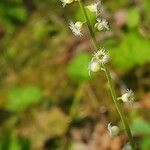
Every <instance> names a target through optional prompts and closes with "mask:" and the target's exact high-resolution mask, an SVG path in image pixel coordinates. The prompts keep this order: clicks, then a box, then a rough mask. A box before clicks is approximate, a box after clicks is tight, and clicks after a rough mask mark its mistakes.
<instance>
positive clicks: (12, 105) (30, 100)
mask: <svg viewBox="0 0 150 150" xmlns="http://www.w3.org/2000/svg"><path fill="white" fill-rule="evenodd" d="M41 98H42V91H41V90H40V89H39V88H38V87H36V86H30V87H25V88H15V89H13V90H11V91H9V93H8V102H7V105H6V109H7V110H9V111H13V112H19V111H24V110H26V109H27V108H28V107H29V106H30V105H31V104H36V103H38V102H40V100H41Z"/></svg>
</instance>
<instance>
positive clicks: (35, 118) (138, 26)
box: [0, 0, 150, 150]
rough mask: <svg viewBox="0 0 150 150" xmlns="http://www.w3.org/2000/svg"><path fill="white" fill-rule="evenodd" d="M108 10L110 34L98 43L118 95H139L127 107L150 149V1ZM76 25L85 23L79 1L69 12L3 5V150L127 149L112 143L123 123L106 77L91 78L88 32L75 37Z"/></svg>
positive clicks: (14, 1)
mask: <svg viewBox="0 0 150 150" xmlns="http://www.w3.org/2000/svg"><path fill="white" fill-rule="evenodd" d="M87 2H88V1H87ZM104 6H105V7H106V9H104V14H103V15H104V16H105V17H106V18H107V20H108V22H109V24H110V29H111V30H110V31H109V32H106V33H103V32H102V33H99V32H97V39H98V40H99V45H100V47H105V48H106V49H107V50H108V51H109V52H110V55H111V63H110V66H111V69H112V70H113V72H115V81H116V89H118V91H117V92H118V95H120V87H124V86H127V87H129V88H132V89H133V90H134V91H135V96H136V103H135V104H133V106H132V107H125V109H126V112H127V115H128V116H129V120H130V124H131V128H132V131H133V134H134V137H135V141H136V143H137V146H138V147H139V149H140V150H149V149H150V141H149V139H150V123H149V120H150V117H149V113H150V112H149V109H150V101H149V100H150V94H149V88H150V79H149V74H150V69H149V68H150V67H149V66H150V28H149V26H150V15H149V14H150V1H149V0H139V1H136V0H135V1H134V0H132V1H131V0H118V1H117V3H116V0H106V1H104ZM88 14H89V15H90V20H91V22H92V23H93V24H94V23H95V22H94V21H95V18H94V15H93V14H92V13H90V12H88ZM71 19H73V20H81V21H83V17H82V13H81V12H80V10H79V9H78V6H77V3H73V4H72V6H71V7H70V6H69V5H68V6H67V7H66V8H65V10H64V9H63V8H62V7H61V3H60V2H59V0H58V1H57V0H45V1H41V0H0V150H30V149H33V150H34V149H35V150H38V149H39V150H42V149H46V150H47V149H48V150H79V147H84V148H85V149H86V148H87V146H88V147H90V146H91V150H99V149H98V148H99V147H101V150H107V149H112V150H117V149H119V148H120V147H122V146H123V145H124V143H126V137H125V136H122V135H121V136H119V137H118V139H117V140H116V141H112V139H110V138H109V137H108V134H107V123H108V122H113V123H118V124H119V125H120V127H122V125H121V124H120V122H118V117H117V114H116V112H115V111H114V105H113V104H112V103H111V100H110V99H111V97H110V93H109V90H108V85H107V84H106V79H105V77H104V74H103V72H101V73H99V74H98V75H93V74H92V75H91V77H90V76H89V74H88V70H87V66H88V63H89V60H90V58H91V53H92V52H93V50H92V45H91V44H90V41H89V38H88V31H87V30H86V29H85V31H84V34H85V36H84V37H82V38H76V37H74V36H73V35H72V33H71V32H70V31H69V29H68V23H69V21H70V20H71ZM74 101H75V102H74ZM112 112H114V113H113V114H112ZM95 136H96V138H94V137H95ZM103 141H107V142H106V143H105V142H103ZM110 142H111V144H110ZM110 146H112V147H110ZM115 146H116V147H115ZM84 148H82V149H84Z"/></svg>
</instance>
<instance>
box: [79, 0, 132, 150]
mask: <svg viewBox="0 0 150 150" xmlns="http://www.w3.org/2000/svg"><path fill="white" fill-rule="evenodd" d="M78 2H79V5H80V8H81V10H82V12H83V14H84V18H85V20H86V23H87V26H88V29H89V32H90V35H91V38H92V40H93V45H94V48H95V49H96V50H97V49H98V44H97V41H96V37H95V34H94V32H93V28H92V26H91V23H90V20H89V18H88V15H87V13H86V10H85V8H84V5H83V3H82V0H78ZM103 67H104V69H105V74H106V77H107V80H108V83H109V86H110V91H111V96H112V99H113V102H114V104H115V107H116V109H117V111H118V114H119V116H120V118H121V120H122V122H123V124H124V127H125V130H126V133H127V135H128V138H129V141H130V144H131V146H132V149H133V150H135V144H134V141H133V136H132V134H131V130H130V127H129V124H128V121H127V118H126V115H125V113H124V111H123V109H122V107H121V104H120V102H119V101H118V100H117V96H116V92H115V86H114V84H113V81H112V78H111V75H110V72H109V70H108V68H107V66H106V65H103Z"/></svg>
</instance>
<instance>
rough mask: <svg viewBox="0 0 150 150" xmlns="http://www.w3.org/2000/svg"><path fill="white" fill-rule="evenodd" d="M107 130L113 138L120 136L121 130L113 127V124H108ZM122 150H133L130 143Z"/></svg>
mask: <svg viewBox="0 0 150 150" xmlns="http://www.w3.org/2000/svg"><path fill="white" fill-rule="evenodd" d="M107 129H108V132H109V135H110V137H111V138H115V137H117V136H118V135H119V133H120V129H119V127H118V126H116V125H112V124H111V123H109V124H108V126H107ZM122 150H133V149H132V147H131V145H130V143H127V144H126V145H125V146H124V147H123V148H122Z"/></svg>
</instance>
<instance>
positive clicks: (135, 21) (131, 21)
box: [127, 8, 140, 28]
mask: <svg viewBox="0 0 150 150" xmlns="http://www.w3.org/2000/svg"><path fill="white" fill-rule="evenodd" d="M139 22H140V14H139V11H138V9H137V8H130V9H129V10H128V15H127V25H128V27H129V28H134V27H137V26H138V25H139Z"/></svg>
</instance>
